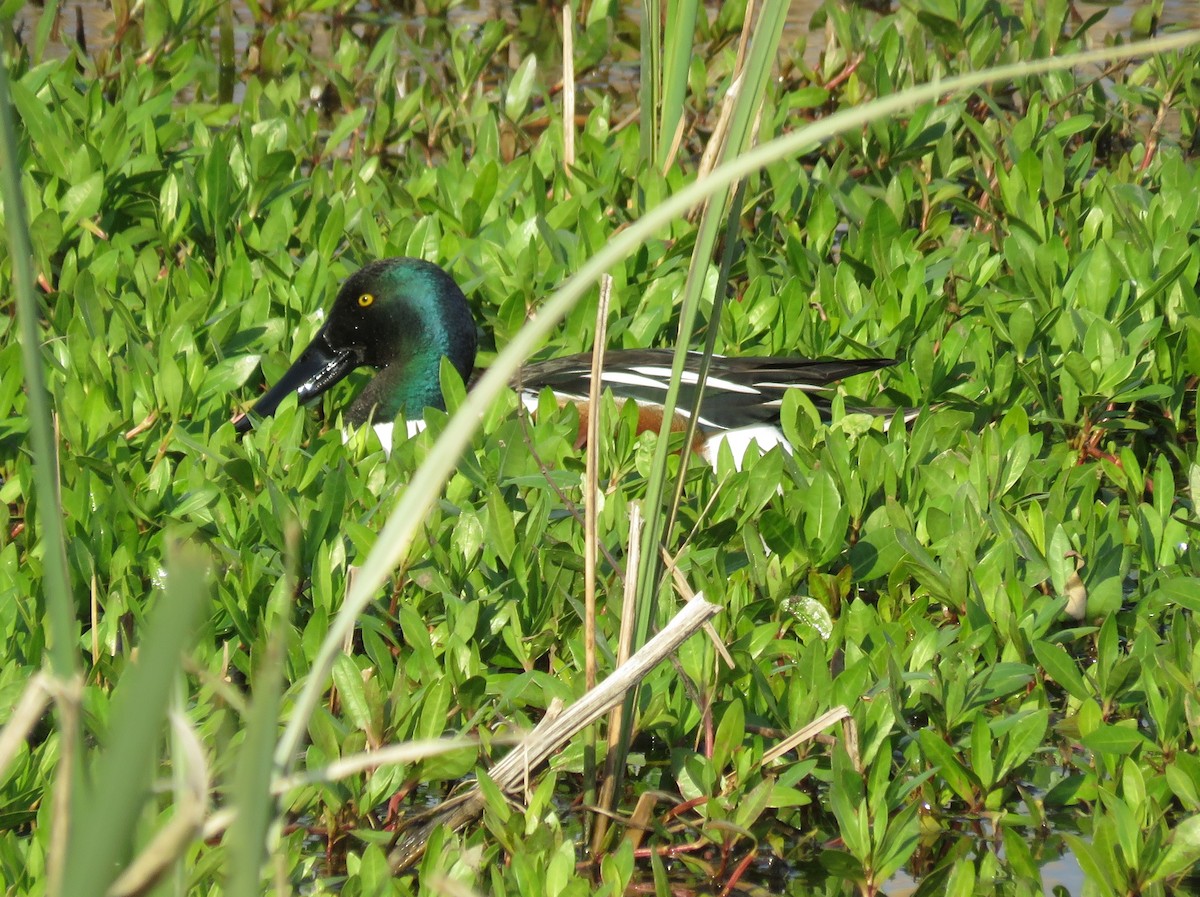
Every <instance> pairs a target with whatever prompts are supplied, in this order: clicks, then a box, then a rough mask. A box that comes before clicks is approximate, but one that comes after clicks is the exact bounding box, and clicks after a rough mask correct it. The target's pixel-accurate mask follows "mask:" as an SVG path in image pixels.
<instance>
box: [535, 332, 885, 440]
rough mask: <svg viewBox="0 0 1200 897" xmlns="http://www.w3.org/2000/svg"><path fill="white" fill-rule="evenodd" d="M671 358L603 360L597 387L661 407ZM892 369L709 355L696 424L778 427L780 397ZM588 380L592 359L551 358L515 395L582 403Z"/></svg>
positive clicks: (665, 353) (686, 398)
mask: <svg viewBox="0 0 1200 897" xmlns="http://www.w3.org/2000/svg"><path fill="white" fill-rule="evenodd" d="M672 358H673V353H672V352H671V351H670V350H668V349H631V350H621V351H616V352H609V353H606V354H605V356H604V370H603V371H602V372H601V386H602V388H604V389H611V390H612V392H613V395H615V396H618V397H622V398H628V399H633V400H635V401H637V402H642V403H646V404H661V403H662V402H663V400H664V399H665V398H666V395H667V388H668V386H669V385H670V381H671V362H672ZM700 358H701V354H700V353H699V352H689V353H688V357H687V362H686V364H685V365H684V373H683V379H682V381H681V383H680V385H679V398H678V402H679V405H680V407H681V408H682V409H685V410H686V409H688V408H690V407H691V406H692V403H693V402H694V399H695V391H696V384H697V372H698V371H699V368H700ZM891 364H895V360H894V359H891V358H863V359H838V358H834V359H810V358H796V357H789V356H782V355H765V356H745V355H743V356H735V357H726V356H720V355H715V356H713V359H712V363H711V365H710V366H709V370H708V378H707V380H706V383H705V390H704V398H703V401H702V402H701V405H700V422H701V424H702V425H704V426H706V427H709V428H712V429H730V430H731V429H735V428H737V427H743V426H749V425H751V424H756V423H764V422H769V421H777V420H778V419H779V408H780V405H781V403H782V402H783V396H784V393H786V392H787V391H788V390H789V389H803V390H805V391H806V392H817V393H820V392H822V391H824V390H825V389H826V388H827V387H828V386H829V385H830V384H831V383H835V382H837V381H838V380H841V379H842V378H844V377H851V376H853V375H855V374H862V373H866V372H867V371H874V370H878V369H879V368H884V367H887V366H888V365H891ZM591 379H592V356H591V353H590V352H585V353H582V354H579V355H568V356H564V357H561V358H552V359H549V360H547V361H541V362H535V363H533V364H530V365H526V366H525V367H524V368H522V369H521V371H520V372H519V373H518V375H517V377H516V378H514V380H513V386H514V387H515V388H518V389H525V390H531V391H534V392H538V391H541V390H542V389H544V388H546V387H549V388H550V389H551V390H553V391H554V392H555V393H557V394H559V395H563V396H569V397H571V398H577V399H586V398H587V397H588V395H589V392H590V387H591Z"/></svg>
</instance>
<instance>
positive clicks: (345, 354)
mask: <svg viewBox="0 0 1200 897" xmlns="http://www.w3.org/2000/svg"><path fill="white" fill-rule="evenodd" d="M360 363H361V362H360V360H359V358H358V355H357V354H356V353H355V352H353V351H352V350H350V349H335V348H333V346H331V345H330V344H329V341H328V340H327V339H326V337H325V330H324V328H322V329H321V331H320V332H319V333H318V334H317V335H316V337H315V338H314V339H313V341H312V342H311V343H309V345H308V348H307V349H305V350H304V352H303V353H302V354H301V355H300V357H299V358H297V359H296V363H295V364H293V365H292V366H291V367H290V368H288V369H287V371H286V373H284V375H283V376H282V377H280V378H279V382H278V383H276V384H275V385H274V386H272V387H271V388H270V389H269V390H267V392H266V393H265V394H264V395H263V397H262V398H261V399H259V400H258V401H257V402H255V403H254V407H253V408H251V409H250V413H249V414H243V415H242V416H241V417H239V418H236V419H235V420H234V422H233V427H234V429H235V430H237V432H239V433H245V432H248V431H249V430H250V428H251V427H252V426H254V421H253V416H258V417H267V416H268V415H271V414H274V413H275V409H276V408H278V407H279V403H280V402H282V401H283V400H284V399H285V398H287V397H288V396H289V395H291V394H292V393H295V394H296V395H297V397H298V398H299V400H300V402H301V403H304V402H310V401H312V400H313V399H315V398H317V397H318V396H320V395H321V393H323V392H325V391H326V390H327V389H329V388H330V387H331V386H333V385H334V384H335V383H337V382H338V381H340V380H341V379H342V378H344V377H345V376H346V375H347V374H349V373H350V372H351V371H352V370H354V369H355V368H356V367H358V366H359V364H360Z"/></svg>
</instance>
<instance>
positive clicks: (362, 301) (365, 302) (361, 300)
mask: <svg viewBox="0 0 1200 897" xmlns="http://www.w3.org/2000/svg"><path fill="white" fill-rule="evenodd" d="M374 301H375V297H374V296H372V295H371V294H370V293H363V294H362V295H361V296H359V297H358V304H359V305H360V306H361V307H362V308H370V307H371V303H373V302H374Z"/></svg>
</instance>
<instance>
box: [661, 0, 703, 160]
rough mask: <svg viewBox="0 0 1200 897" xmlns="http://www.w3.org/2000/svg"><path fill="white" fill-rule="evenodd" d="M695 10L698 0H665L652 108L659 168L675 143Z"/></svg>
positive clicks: (684, 94)
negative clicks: (656, 89)
mask: <svg viewBox="0 0 1200 897" xmlns="http://www.w3.org/2000/svg"><path fill="white" fill-rule="evenodd" d="M699 10H700V3H699V2H698V0H667V17H666V20H665V21H664V23H663V36H662V54H663V56H662V68H661V70H660V72H659V77H660V79H661V81H662V87H661V88H660V90H659V97H660V105H659V106H658V108H657V109H656V110H655V115H656V116H657V118H658V145H657V149H656V152H655V155H654V163H655V165H656V166H657V168H658V170H659V171H664V170H665V169H666V168H667V167H669V166H670V164H671V159H672V157H673V156H674V150H675V146H676V143H675V135H676V132H677V131H678V129H679V127H680V126H681V125H682V123H683V107H684V100H685V99H686V96H687V89H688V70H689V69H690V68H691V63H692V48H693V46H694V44H695V37H696V18H697V15H698V14H699ZM655 24H656V25H657V23H655Z"/></svg>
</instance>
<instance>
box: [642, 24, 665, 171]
mask: <svg viewBox="0 0 1200 897" xmlns="http://www.w3.org/2000/svg"><path fill="white" fill-rule="evenodd" d="M660 22H662V6H661V4H660V2H659V0H642V33H641V44H642V59H641V63H642V71H641V81H640V83H639V86H638V103H639V105H640V106H641V130H640V131H639V134H638V137H639V141H638V149H639V153H640V155H641V158H642V162H643V163H644V164H646V165H650V164H652V163H653V162H654V160H655V159H656V158H657V157H658V150H657V148H656V142H657V135H658V117H657V116H658V108H659V103H658V98H659V89H660V87H661V85H660V84H659V72H660V70H661V69H662V34H661V32H660V31H659V23H660Z"/></svg>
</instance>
